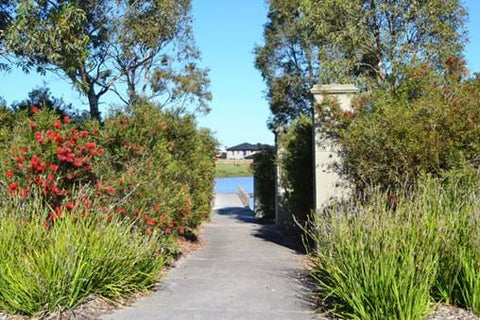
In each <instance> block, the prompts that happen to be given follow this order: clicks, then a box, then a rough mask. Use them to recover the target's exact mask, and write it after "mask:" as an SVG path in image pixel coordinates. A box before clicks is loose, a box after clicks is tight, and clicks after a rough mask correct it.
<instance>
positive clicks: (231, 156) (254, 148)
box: [227, 142, 261, 160]
mask: <svg viewBox="0 0 480 320" xmlns="http://www.w3.org/2000/svg"><path fill="white" fill-rule="evenodd" d="M260 148H261V144H259V143H257V144H250V143H246V142H245V143H242V144H239V145H238V146H234V147H230V148H227V160H243V159H246V158H247V157H249V156H251V155H253V154H255V153H257V152H258V151H259V150H260Z"/></svg>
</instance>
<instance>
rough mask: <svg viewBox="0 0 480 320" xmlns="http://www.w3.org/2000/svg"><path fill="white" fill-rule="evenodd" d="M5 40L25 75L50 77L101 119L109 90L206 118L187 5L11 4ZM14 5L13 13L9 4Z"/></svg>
mask: <svg viewBox="0 0 480 320" xmlns="http://www.w3.org/2000/svg"><path fill="white" fill-rule="evenodd" d="M9 3H10V7H9V8H10V11H12V13H11V14H10V15H9V16H10V17H11V18H12V21H11V23H10V24H9V25H8V26H7V29H6V32H5V33H4V34H3V36H2V38H3V41H2V42H3V44H4V47H5V49H6V51H7V52H8V53H9V54H10V55H13V56H15V57H16V58H17V63H18V64H19V65H20V66H22V67H23V68H24V69H25V70H26V71H29V70H31V69H32V68H36V69H37V71H39V72H46V71H55V72H58V73H60V74H61V75H63V76H65V77H66V78H67V79H68V80H69V81H71V83H72V84H73V85H74V86H75V88H77V89H78V90H79V91H80V92H81V93H82V94H84V95H85V96H86V97H87V98H88V102H89V105H90V113H91V116H92V117H94V118H98V119H100V112H99V100H100V98H101V97H102V96H103V95H104V94H106V93H107V92H109V91H112V92H115V93H116V94H117V95H118V96H119V97H120V98H121V100H122V101H124V102H125V103H126V104H132V103H135V102H136V101H138V100H141V99H149V98H153V97H157V98H158V99H161V100H162V102H163V103H165V104H167V103H169V104H171V103H174V104H176V105H177V106H179V107H184V106H185V104H186V103H195V104H196V105H197V107H198V108H197V110H200V111H203V112H207V111H208V101H209V100H210V99H211V95H210V92H209V91H208V84H209V80H208V71H207V70H205V69H202V68H199V67H198V66H197V63H198V60H199V55H200V54H199V51H198V49H197V48H196V46H195V43H194V40H193V35H192V30H191V16H190V12H191V1H190V0H180V1H177V0H135V1H133V0H82V1H80V0H16V1H9ZM11 3H13V4H14V5H13V9H12V5H11Z"/></svg>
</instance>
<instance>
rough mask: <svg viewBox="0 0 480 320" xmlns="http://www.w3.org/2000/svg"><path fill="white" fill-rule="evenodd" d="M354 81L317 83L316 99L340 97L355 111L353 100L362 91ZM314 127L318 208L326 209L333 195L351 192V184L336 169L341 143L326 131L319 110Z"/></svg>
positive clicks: (318, 101) (338, 99) (336, 196)
mask: <svg viewBox="0 0 480 320" xmlns="http://www.w3.org/2000/svg"><path fill="white" fill-rule="evenodd" d="M358 91H359V90H358V88H356V87H355V86H354V85H352V84H339V85H335V84H333V85H315V86H314V87H313V88H312V90H311V93H312V94H313V96H314V98H315V102H316V103H318V104H320V103H322V102H323V100H324V99H325V98H326V97H332V98H336V99H337V101H338V103H339V104H340V107H341V108H342V110H345V111H352V105H351V101H352V98H353V96H354V95H355V94H356V93H357V92H358ZM313 128H314V129H313V130H314V139H313V141H314V142H313V143H314V149H313V150H314V168H315V173H314V178H315V179H314V180H315V209H316V210H322V209H323V208H324V207H325V206H327V205H328V204H329V203H330V202H331V200H332V199H339V198H344V197H346V196H348V194H349V188H348V186H346V183H345V181H342V179H341V177H340V176H339V175H338V173H337V172H336V171H335V169H334V168H335V166H336V165H337V164H339V162H340V160H341V159H340V158H339V156H338V146H337V144H336V143H335V141H333V140H332V139H331V138H329V137H328V136H327V135H326V134H325V133H324V132H323V131H322V126H321V123H320V121H319V117H318V114H317V112H316V110H315V111H314V119H313Z"/></svg>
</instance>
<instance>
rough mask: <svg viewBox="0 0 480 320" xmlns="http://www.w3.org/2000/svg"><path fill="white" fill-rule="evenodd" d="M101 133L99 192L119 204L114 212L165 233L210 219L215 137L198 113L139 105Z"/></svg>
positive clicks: (108, 122)
mask: <svg viewBox="0 0 480 320" xmlns="http://www.w3.org/2000/svg"><path fill="white" fill-rule="evenodd" d="M99 130H100V129H99ZM99 136H100V137H101V138H100V139H101V140H102V142H101V143H102V145H104V146H105V150H106V155H107V159H105V161H103V162H97V164H96V167H95V171H96V172H97V174H98V175H99V176H101V177H103V180H102V185H97V190H98V192H99V193H100V194H101V195H102V196H103V197H105V198H106V200H105V201H107V202H108V203H112V204H115V206H114V207H113V208H110V210H109V214H113V215H114V216H119V218H124V217H130V218H132V219H134V220H136V221H138V222H139V223H140V224H141V225H143V226H144V227H145V228H146V230H147V232H149V233H150V232H152V230H153V228H160V229H161V230H163V231H164V232H165V233H166V234H171V233H178V234H184V233H186V232H193V230H194V228H195V227H196V226H198V224H199V223H200V222H201V221H203V220H204V219H206V218H207V217H208V215H209V213H210V203H211V199H212V190H213V181H214V175H215V164H214V152H215V148H216V141H215V140H214V139H213V138H212V136H211V135H210V133H209V132H208V131H201V130H198V129H197V128H196V126H195V122H194V118H193V117H191V116H185V117H182V116H180V115H179V114H175V113H172V112H168V113H162V112H160V111H159V110H158V108H156V107H154V106H151V105H147V104H145V105H140V106H136V107H134V108H133V109H132V110H130V113H125V112H120V111H118V112H117V113H116V114H114V115H112V117H110V118H108V119H107V120H106V123H105V126H104V128H102V129H101V130H100V132H99ZM112 168H113V169H114V170H112ZM111 188H113V189H114V190H115V192H114V193H113V194H109V193H110V192H109V189H111ZM105 191H106V192H105ZM112 197H113V199H112ZM137 218H140V219H137Z"/></svg>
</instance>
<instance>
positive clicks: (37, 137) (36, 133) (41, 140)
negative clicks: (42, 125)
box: [35, 131, 43, 144]
mask: <svg viewBox="0 0 480 320" xmlns="http://www.w3.org/2000/svg"><path fill="white" fill-rule="evenodd" d="M35 139H36V140H37V142H38V143H40V144H42V143H43V136H42V133H41V132H40V131H37V132H35Z"/></svg>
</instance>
